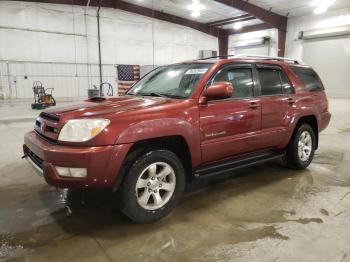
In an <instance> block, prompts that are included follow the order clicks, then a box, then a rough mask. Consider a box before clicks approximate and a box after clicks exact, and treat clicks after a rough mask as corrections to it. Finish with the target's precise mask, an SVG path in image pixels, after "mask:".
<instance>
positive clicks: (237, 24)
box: [232, 22, 243, 30]
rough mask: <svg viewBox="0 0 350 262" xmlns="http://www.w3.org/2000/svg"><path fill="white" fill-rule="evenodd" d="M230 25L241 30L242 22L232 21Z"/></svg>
mask: <svg viewBox="0 0 350 262" xmlns="http://www.w3.org/2000/svg"><path fill="white" fill-rule="evenodd" d="M232 27H233V29H234V30H241V29H242V27H243V25H242V23H240V22H237V23H234V24H233V26H232Z"/></svg>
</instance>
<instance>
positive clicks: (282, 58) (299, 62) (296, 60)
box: [199, 54, 304, 65]
mask: <svg viewBox="0 0 350 262" xmlns="http://www.w3.org/2000/svg"><path fill="white" fill-rule="evenodd" d="M229 57H234V58H252V59H253V58H255V59H264V60H277V61H286V62H291V63H294V64H300V65H303V64H304V62H303V61H302V60H298V59H293V58H288V57H280V56H264V55H248V54H238V55H219V56H211V57H206V58H202V59H199V60H207V59H212V58H229Z"/></svg>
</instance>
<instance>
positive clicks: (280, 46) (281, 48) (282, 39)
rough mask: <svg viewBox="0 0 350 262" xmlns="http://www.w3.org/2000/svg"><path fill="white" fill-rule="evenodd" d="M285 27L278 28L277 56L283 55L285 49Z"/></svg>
mask: <svg viewBox="0 0 350 262" xmlns="http://www.w3.org/2000/svg"><path fill="white" fill-rule="evenodd" d="M286 31H287V30H286V29H278V56H284V53H285V49H286V34H287V32H286Z"/></svg>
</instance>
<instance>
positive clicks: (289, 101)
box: [286, 97, 295, 104]
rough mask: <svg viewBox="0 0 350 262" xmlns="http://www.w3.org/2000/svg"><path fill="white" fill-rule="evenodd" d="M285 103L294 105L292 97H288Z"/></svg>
mask: <svg viewBox="0 0 350 262" xmlns="http://www.w3.org/2000/svg"><path fill="white" fill-rule="evenodd" d="M286 101H287V103H288V104H294V103H295V100H294V98H293V97H288V98H287V99H286Z"/></svg>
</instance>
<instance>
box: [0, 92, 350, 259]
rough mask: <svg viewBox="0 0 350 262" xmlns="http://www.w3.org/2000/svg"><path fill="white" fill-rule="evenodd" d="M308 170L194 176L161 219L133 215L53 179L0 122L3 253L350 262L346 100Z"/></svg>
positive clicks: (13, 129) (335, 108)
mask: <svg viewBox="0 0 350 262" xmlns="http://www.w3.org/2000/svg"><path fill="white" fill-rule="evenodd" d="M331 111H332V113H333V118H332V121H331V125H330V126H329V128H328V129H327V130H326V131H324V132H323V133H322V134H321V137H320V147H319V150H318V151H317V154H316V156H315V159H314V161H313V163H312V164H311V166H310V167H309V168H308V169H307V170H305V171H295V170H288V169H285V168H284V167H281V166H280V165H278V164H275V163H268V164H264V165H259V166H256V167H252V168H248V169H245V170H241V171H239V172H237V171H236V172H235V173H232V174H225V175H221V176H220V177H218V178H217V179H211V180H207V181H201V182H196V183H195V184H193V185H191V186H189V187H188V188H187V193H186V196H185V197H184V199H183V200H182V201H181V202H180V204H179V205H178V206H177V207H176V209H175V210H174V211H173V212H172V214H170V215H169V216H168V217H166V218H165V219H163V220H161V221H159V222H156V223H152V224H145V225H135V224H132V223H130V222H129V221H128V220H127V219H126V218H125V217H124V216H122V215H121V214H119V213H118V212H116V211H115V210H113V208H112V205H111V203H110V201H109V199H110V198H109V197H110V195H109V193H108V192H76V191H75V192H74V191H69V192H68V191H65V190H56V189H55V188H52V187H49V186H48V185H46V184H45V182H44V181H43V180H42V179H41V178H40V177H37V176H36V175H35V173H34V172H33V171H32V169H31V168H30V167H29V166H28V164H27V163H26V161H24V160H21V159H20V157H21V146H22V140H23V134H24V133H25V132H26V131H27V130H30V129H31V128H32V126H33V123H31V122H22V123H21V122H17V123H12V124H11V123H7V124H1V125H0V261H6V260H11V261H51V262H52V261H189V260H197V261H343V262H345V261H350V162H349V160H350V100H345V99H344V100H340V99H337V100H331Z"/></svg>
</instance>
